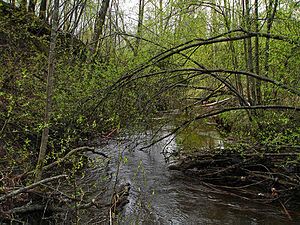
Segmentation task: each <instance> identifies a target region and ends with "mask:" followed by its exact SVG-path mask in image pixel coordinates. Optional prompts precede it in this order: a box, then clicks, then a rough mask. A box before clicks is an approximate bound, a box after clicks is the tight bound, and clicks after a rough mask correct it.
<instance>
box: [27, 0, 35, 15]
mask: <svg viewBox="0 0 300 225" xmlns="http://www.w3.org/2000/svg"><path fill="white" fill-rule="evenodd" d="M35 5H36V0H29V5H28V12H32V13H34V12H35Z"/></svg>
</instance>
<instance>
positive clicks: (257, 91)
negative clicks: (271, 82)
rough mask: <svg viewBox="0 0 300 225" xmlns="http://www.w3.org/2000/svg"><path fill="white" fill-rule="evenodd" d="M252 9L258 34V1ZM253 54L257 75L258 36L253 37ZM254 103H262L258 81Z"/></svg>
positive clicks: (256, 0)
mask: <svg viewBox="0 0 300 225" xmlns="http://www.w3.org/2000/svg"><path fill="white" fill-rule="evenodd" d="M254 8H255V32H256V33H258V32H259V18H258V0H255V2H254ZM254 54H255V73H256V74H257V75H259V74H260V67H259V36H258V35H256V36H255V48H254ZM255 92H256V93H255V97H256V100H255V102H256V103H257V104H261V102H262V96H261V82H260V81H259V80H256V86H255Z"/></svg>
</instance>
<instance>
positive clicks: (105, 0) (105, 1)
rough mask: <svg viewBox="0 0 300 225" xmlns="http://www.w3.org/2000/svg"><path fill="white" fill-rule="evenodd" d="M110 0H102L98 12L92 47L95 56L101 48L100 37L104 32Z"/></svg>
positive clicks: (92, 53)
mask: <svg viewBox="0 0 300 225" xmlns="http://www.w3.org/2000/svg"><path fill="white" fill-rule="evenodd" d="M109 2H110V1H109V0H102V4H101V8H100V10H99V12H98V14H97V18H96V22H95V29H94V35H93V38H92V47H91V55H92V56H93V55H94V54H95V53H96V51H97V49H98V48H99V39H100V36H101V35H102V32H103V27H104V24H105V17H106V13H107V10H108V7H109Z"/></svg>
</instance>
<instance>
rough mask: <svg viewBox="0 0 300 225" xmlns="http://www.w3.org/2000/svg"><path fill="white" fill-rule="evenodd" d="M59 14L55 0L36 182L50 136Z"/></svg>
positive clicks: (57, 1) (41, 170)
mask: <svg viewBox="0 0 300 225" xmlns="http://www.w3.org/2000/svg"><path fill="white" fill-rule="evenodd" d="M58 14H59V0H54V11H53V17H52V30H51V40H50V51H49V59H48V75H47V87H46V95H47V99H46V107H45V114H44V126H45V127H44V129H43V134H42V140H41V145H40V152H39V158H38V162H37V165H36V174H35V182H37V181H39V180H41V178H42V172H43V165H44V161H45V156H46V150H47V144H48V137H49V122H50V112H51V104H52V91H53V74H54V69H55V46H56V37H57V29H58Z"/></svg>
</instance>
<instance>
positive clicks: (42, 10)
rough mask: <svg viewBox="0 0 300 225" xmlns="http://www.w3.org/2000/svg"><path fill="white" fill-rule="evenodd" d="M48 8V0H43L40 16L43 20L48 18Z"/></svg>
mask: <svg viewBox="0 0 300 225" xmlns="http://www.w3.org/2000/svg"><path fill="white" fill-rule="evenodd" d="M46 10H47V0H42V1H41V5H40V13H39V17H40V19H41V20H45V19H46Z"/></svg>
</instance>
